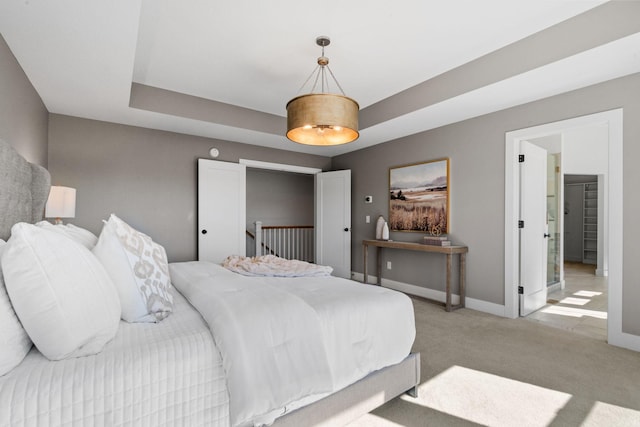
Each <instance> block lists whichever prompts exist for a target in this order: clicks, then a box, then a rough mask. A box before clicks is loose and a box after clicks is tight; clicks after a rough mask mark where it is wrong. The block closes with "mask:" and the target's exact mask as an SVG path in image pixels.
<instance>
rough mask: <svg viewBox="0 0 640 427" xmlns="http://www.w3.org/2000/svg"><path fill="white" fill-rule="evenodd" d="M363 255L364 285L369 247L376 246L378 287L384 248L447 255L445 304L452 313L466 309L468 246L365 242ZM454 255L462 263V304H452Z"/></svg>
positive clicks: (384, 241)
mask: <svg viewBox="0 0 640 427" xmlns="http://www.w3.org/2000/svg"><path fill="white" fill-rule="evenodd" d="M362 246H363V253H364V283H367V279H368V274H367V257H368V252H369V246H375V247H376V248H377V252H378V263H377V267H378V272H377V273H378V285H382V250H383V249H384V248H390V249H404V250H407V251H420V252H432V253H439V254H445V255H446V256H447V284H446V302H445V303H444V306H445V309H446V310H447V311H451V310H453V309H456V308H462V307H464V293H465V292H464V291H465V289H464V288H465V276H466V272H465V269H466V266H465V263H466V260H465V254H466V253H467V252H469V248H468V247H467V246H435V245H425V244H422V243H410V242H394V241H391V240H363V241H362ZM452 255H458V257H459V262H460V277H459V283H460V304H457V305H452V304H451V263H452V261H451V258H452Z"/></svg>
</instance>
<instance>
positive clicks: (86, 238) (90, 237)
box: [36, 221, 98, 250]
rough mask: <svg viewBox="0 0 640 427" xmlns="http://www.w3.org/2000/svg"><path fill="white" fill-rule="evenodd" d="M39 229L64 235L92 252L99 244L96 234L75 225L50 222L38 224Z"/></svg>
mask: <svg viewBox="0 0 640 427" xmlns="http://www.w3.org/2000/svg"><path fill="white" fill-rule="evenodd" d="M36 225H37V226H38V227H42V228H46V229H47V230H51V231H55V232H56V233H60V234H64V235H65V236H68V237H70V238H72V239H73V240H75V241H76V242H78V243H80V244H82V246H84V247H85V248H87V249H89V250H91V249H93V247H94V246H95V245H96V243H98V238H97V237H96V235H95V234H93V233H92V232H90V231H89V230H85V229H84V228H80V227H77V226H75V225H73V224H55V225H54V224H51V223H50V222H49V221H40V222H38V223H36Z"/></svg>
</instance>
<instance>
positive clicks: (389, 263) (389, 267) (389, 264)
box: [387, 261, 391, 270]
mask: <svg viewBox="0 0 640 427" xmlns="http://www.w3.org/2000/svg"><path fill="white" fill-rule="evenodd" d="M387 270H391V261H387Z"/></svg>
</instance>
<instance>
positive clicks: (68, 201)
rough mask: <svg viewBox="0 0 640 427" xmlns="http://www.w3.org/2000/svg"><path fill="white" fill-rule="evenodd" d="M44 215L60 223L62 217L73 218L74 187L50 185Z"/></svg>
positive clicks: (74, 203) (74, 207)
mask: <svg viewBox="0 0 640 427" xmlns="http://www.w3.org/2000/svg"><path fill="white" fill-rule="evenodd" d="M44 216H45V217H47V218H55V223H56V224H62V218H75V216H76V189H75V188H70V187H61V186H54V185H52V186H51V191H50V192H49V198H48V199H47V205H46V207H45V209H44Z"/></svg>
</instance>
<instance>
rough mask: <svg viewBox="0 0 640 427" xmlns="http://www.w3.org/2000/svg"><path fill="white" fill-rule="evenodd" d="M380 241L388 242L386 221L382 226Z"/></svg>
mask: <svg viewBox="0 0 640 427" xmlns="http://www.w3.org/2000/svg"><path fill="white" fill-rule="evenodd" d="M382 240H389V224H387V222H386V221H385V222H384V225H383V226H382Z"/></svg>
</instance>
